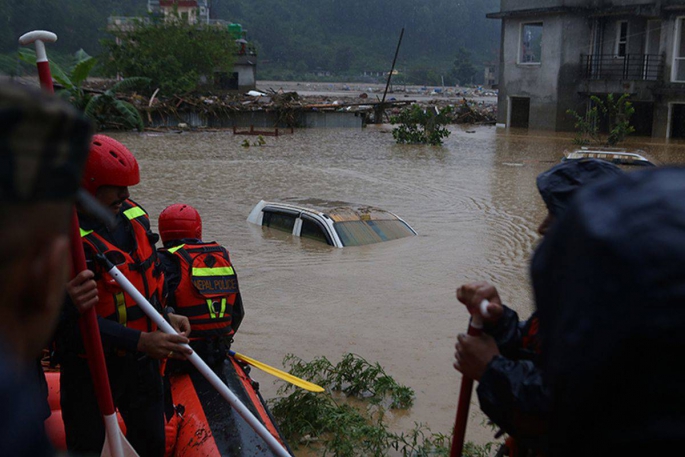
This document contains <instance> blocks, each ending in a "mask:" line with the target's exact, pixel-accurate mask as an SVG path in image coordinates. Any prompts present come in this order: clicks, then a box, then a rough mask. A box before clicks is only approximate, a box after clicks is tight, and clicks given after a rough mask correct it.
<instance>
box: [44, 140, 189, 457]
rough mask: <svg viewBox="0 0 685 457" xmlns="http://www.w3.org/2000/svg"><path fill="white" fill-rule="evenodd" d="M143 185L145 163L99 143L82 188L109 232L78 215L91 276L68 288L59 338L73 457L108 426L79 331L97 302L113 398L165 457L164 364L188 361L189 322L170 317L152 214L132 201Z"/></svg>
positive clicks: (148, 448)
mask: <svg viewBox="0 0 685 457" xmlns="http://www.w3.org/2000/svg"><path fill="white" fill-rule="evenodd" d="M139 181H140V176H139V170H138V162H137V161H136V159H135V157H134V156H133V154H131V152H130V151H129V150H128V149H127V148H126V147H125V146H124V145H123V144H121V143H120V142H118V141H116V140H114V139H113V138H110V137H108V136H105V135H95V136H94V137H93V140H92V143H91V148H90V153H89V155H88V160H87V162H86V166H85V171H84V175H83V181H82V187H83V188H84V189H86V190H87V191H88V192H89V193H90V194H92V195H93V196H94V197H95V198H96V200H98V202H99V203H100V204H102V205H103V206H105V207H106V208H108V209H110V210H111V212H112V214H113V215H114V218H115V225H114V226H113V227H112V228H110V227H107V226H106V225H104V223H103V222H101V221H99V220H98V219H96V218H95V217H93V215H91V214H88V213H87V212H85V211H83V210H82V209H80V208H78V206H77V209H79V213H78V218H79V225H80V228H81V237H82V240H83V247H84V251H85V254H86V260H87V265H88V268H89V270H86V271H84V272H81V273H80V274H79V275H77V276H76V277H75V278H74V279H73V280H72V281H70V282H69V283H68V284H67V292H68V294H69V297H70V299H71V301H72V302H73V304H74V305H75V306H70V305H69V304H67V306H65V307H64V310H63V315H62V319H61V325H60V328H59V329H58V334H57V338H56V343H57V348H58V351H57V352H58V354H59V355H58V360H59V362H60V367H61V377H60V389H61V404H62V418H63V420H64V426H65V432H66V439H67V447H68V449H69V451H70V452H74V453H79V454H86V453H98V454H99V453H100V451H101V450H102V447H103V443H104V426H103V422H102V417H101V415H100V412H99V410H98V406H97V402H96V398H95V394H94V391H93V385H92V381H91V376H90V372H89V368H88V364H87V361H86V359H85V357H84V354H85V351H84V349H83V345H82V343H81V337H80V334H79V331H78V325H77V319H78V311H77V309H82V308H85V307H87V306H89V305H90V304H92V303H95V309H96V311H97V314H98V322H99V326H100V333H101V334H102V339H103V347H104V350H105V356H106V362H107V370H108V373H109V379H110V385H111V388H112V396H113V399H114V404H115V406H116V407H117V408H118V409H119V412H120V413H121V415H122V417H123V419H124V422H125V423H126V429H127V432H126V436H127V438H128V440H129V442H130V443H131V445H132V446H133V447H134V448H135V449H136V451H137V452H138V454H139V455H140V456H141V457H143V456H155V457H161V456H163V455H164V450H165V442H164V441H165V435H164V425H165V417H164V412H165V411H164V406H165V403H164V390H163V383H162V376H161V374H160V359H165V358H168V357H176V358H185V355H187V354H190V353H191V352H192V351H190V349H188V348H184V346H182V344H184V343H187V342H188V339H187V338H186V336H185V335H187V334H189V332H190V325H189V323H188V320H187V319H186V318H184V317H182V316H177V315H174V314H166V313H165V311H164V310H163V306H162V305H163V301H164V298H165V297H164V293H165V292H164V275H163V273H162V270H161V266H160V264H159V260H158V257H157V252H156V249H155V243H156V241H157V240H158V236H157V235H156V234H154V233H152V231H151V230H150V221H149V218H148V215H147V213H146V212H145V210H143V208H141V207H140V206H139V205H137V204H136V203H135V202H133V201H131V200H129V191H128V187H129V186H133V185H135V184H138V182H139ZM100 256H104V257H106V258H107V259H109V260H110V261H111V262H112V263H114V264H115V265H117V266H118V268H119V270H120V271H121V272H122V273H123V274H124V275H125V276H126V277H127V278H128V279H129V281H131V283H132V284H133V285H135V286H136V288H137V289H138V290H139V291H140V292H141V293H142V294H143V295H144V296H145V297H146V298H147V299H148V301H150V303H152V304H153V306H155V307H156V308H157V309H158V311H159V312H160V313H162V314H165V317H167V319H168V320H169V322H170V323H171V324H172V325H173V326H174V327H175V328H176V329H177V330H178V331H179V332H180V333H181V334H180V335H167V334H164V333H162V332H161V331H159V330H157V328H156V326H155V324H154V323H153V322H152V320H150V319H149V318H148V317H147V316H146V315H145V314H144V313H143V311H142V310H141V309H140V308H139V307H138V305H137V304H136V303H135V302H134V300H133V299H132V298H131V297H130V296H129V295H128V294H126V293H125V292H124V291H123V290H122V289H121V288H120V287H119V286H118V285H117V284H116V282H115V281H114V280H113V278H112V277H111V276H110V275H109V274H108V273H107V268H106V267H105V266H103V265H102V263H101V262H99V261H98V257H100Z"/></svg>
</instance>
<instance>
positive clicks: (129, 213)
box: [124, 206, 145, 221]
mask: <svg viewBox="0 0 685 457" xmlns="http://www.w3.org/2000/svg"><path fill="white" fill-rule="evenodd" d="M124 216H126V217H127V218H128V220H129V221H130V220H133V219H135V218H136V217H140V216H145V211H144V210H143V208H141V207H140V206H135V207H133V208H129V209H127V210H126V211H124Z"/></svg>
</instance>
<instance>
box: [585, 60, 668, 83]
mask: <svg viewBox="0 0 685 457" xmlns="http://www.w3.org/2000/svg"><path fill="white" fill-rule="evenodd" d="M580 61H581V66H582V71H583V78H584V79H589V80H609V81H658V80H660V79H661V78H662V76H663V71H664V56H663V55H661V54H626V55H625V56H623V57H618V56H615V55H613V54H592V55H586V54H581V56H580Z"/></svg>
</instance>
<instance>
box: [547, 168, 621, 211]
mask: <svg viewBox="0 0 685 457" xmlns="http://www.w3.org/2000/svg"><path fill="white" fill-rule="evenodd" d="M622 173H623V172H622V171H621V169H620V168H618V167H617V166H616V165H614V164H613V163H610V162H607V161H605V160H599V159H579V160H565V161H563V162H561V163H560V164H558V165H555V166H553V167H552V168H550V169H549V170H547V171H545V172H543V173H540V174H539V175H538V178H537V185H538V191H539V192H540V195H541V196H542V199H543V200H544V201H545V205H547V209H548V210H549V212H550V214H552V215H553V216H554V217H559V216H560V215H561V213H562V212H563V210H564V208H566V206H568V204H569V202H570V200H571V197H572V196H573V194H574V193H575V192H576V190H578V188H579V187H580V186H582V185H585V184H588V183H590V182H594V181H597V180H599V179H602V178H607V177H610V176H616V175H619V174H622Z"/></svg>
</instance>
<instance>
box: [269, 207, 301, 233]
mask: <svg viewBox="0 0 685 457" xmlns="http://www.w3.org/2000/svg"><path fill="white" fill-rule="evenodd" d="M295 219H297V216H296V215H295V214H286V213H280V212H275V211H264V217H263V218H262V225H263V226H264V227H270V228H273V229H277V230H283V231H285V232H289V233H292V231H293V227H294V226H295Z"/></svg>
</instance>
